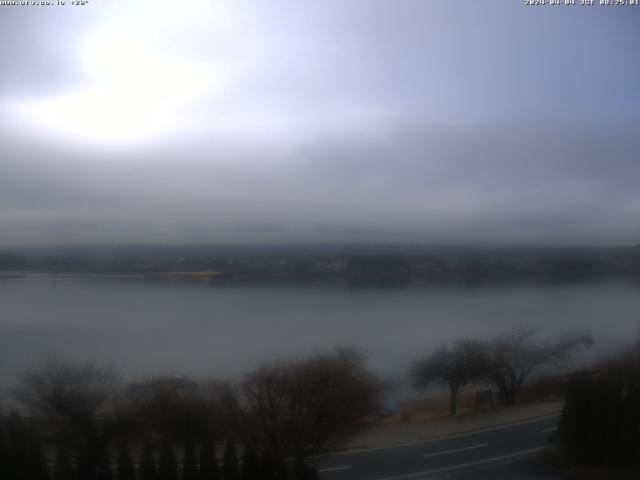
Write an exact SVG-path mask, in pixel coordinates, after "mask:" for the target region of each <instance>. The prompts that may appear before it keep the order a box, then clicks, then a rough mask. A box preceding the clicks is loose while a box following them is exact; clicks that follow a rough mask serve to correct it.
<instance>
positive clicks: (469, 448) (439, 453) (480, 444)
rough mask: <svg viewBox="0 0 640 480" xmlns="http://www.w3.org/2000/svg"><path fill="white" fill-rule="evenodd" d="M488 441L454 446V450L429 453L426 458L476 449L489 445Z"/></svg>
mask: <svg viewBox="0 0 640 480" xmlns="http://www.w3.org/2000/svg"><path fill="white" fill-rule="evenodd" d="M488 446H489V444H488V443H479V444H478V445H471V446H470V447H462V448H454V449H453V450H445V451H443V452H436V453H427V454H425V455H424V458H430V457H437V456H438V455H448V454H450V453H457V452H464V451H465V450H474V449H476V448H482V447H488Z"/></svg>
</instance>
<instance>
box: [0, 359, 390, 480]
mask: <svg viewBox="0 0 640 480" xmlns="http://www.w3.org/2000/svg"><path fill="white" fill-rule="evenodd" d="M378 388H379V382H378V381H377V380H376V379H375V378H374V377H373V375H371V374H370V373H369V372H368V371H367V370H366V369H365V367H364V357H363V356H362V355H360V354H358V353H357V352H355V351H353V350H337V351H336V352H335V353H333V354H322V355H321V354H318V355H314V356H313V357H310V358H307V359H303V360H290V361H283V362H279V363H273V364H268V365H263V366H261V367H260V368H258V369H256V370H255V371H254V372H252V373H251V374H249V375H247V376H246V377H245V378H244V379H243V380H242V381H241V382H238V383H235V384H232V383H221V382H215V381H209V382H194V381H191V380H189V379H187V378H183V377H171V376H165V377H156V378H151V379H146V380H143V381H141V382H135V383H131V384H128V385H122V384H121V382H120V381H119V379H118V377H117V376H116V375H115V374H114V372H113V370H111V369H107V368H101V367H97V366H94V365H92V364H85V365H72V364H64V363H59V362H49V363H47V364H46V365H43V366H42V367H41V368H39V369H37V370H34V371H30V372H27V373H26V374H24V375H23V376H22V377H21V384H20V387H19V388H18V389H17V390H16V391H15V398H16V400H18V401H19V403H20V405H21V406H22V407H23V408H24V410H25V411H26V412H28V413H29V414H30V420H29V421H28V422H25V421H24V420H22V418H21V417H20V416H19V415H18V414H15V413H14V414H11V415H10V416H9V417H4V418H2V422H1V424H0V427H1V428H0V478H11V479H15V480H20V479H25V480H27V479H29V480H44V479H47V478H51V476H52V477H53V478H54V479H55V480H72V479H73V480H89V479H91V480H94V479H99V480H107V479H111V478H117V479H118V480H125V479H126V480H131V479H135V478H139V479H140V480H156V479H157V480H169V479H171V480H173V479H176V480H177V479H178V478H182V479H183V480H195V479H196V478H198V479H202V480H204V479H207V480H212V479H219V478H222V479H223V480H235V479H240V478H242V479H245V480H250V479H267V480H268V479H289V478H296V479H298V478H299V479H306V478H315V477H316V476H317V473H316V472H315V471H314V470H313V469H311V468H310V467H308V466H307V465H305V461H304V459H305V457H306V456H308V455H310V454H314V453H317V452H320V451H323V450H325V449H327V448H331V447H333V446H336V445H339V444H340V442H341V441H343V440H344V439H346V438H348V436H349V435H350V434H352V433H353V432H354V430H355V429H356V428H358V426H359V425H360V424H361V423H362V422H363V421H365V420H366V419H367V418H369V417H370V416H371V415H372V414H373V413H374V411H375V406H376V401H377V394H378ZM43 440H44V441H43ZM223 444H224V448H222V445H223ZM47 451H49V452H55V460H53V459H52V457H53V454H52V453H50V454H49V456H48V457H49V458H47V455H46V453H45V452H47ZM238 452H240V455H239V454H238ZM239 456H241V457H242V461H239V460H238V457H239ZM221 460H222V461H221ZM47 463H53V464H54V465H55V466H54V468H53V471H52V472H50V471H49V469H48V468H47ZM219 463H220V464H221V467H220V468H219ZM113 464H115V465H116V468H115V469H113V468H112V466H113ZM135 464H137V467H136V466H135ZM51 474H52V475H51Z"/></svg>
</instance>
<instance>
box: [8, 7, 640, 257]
mask: <svg viewBox="0 0 640 480" xmlns="http://www.w3.org/2000/svg"><path fill="white" fill-rule="evenodd" d="M67 3H68V4H69V3H70V2H67ZM523 3H524V2H523V1H514V0H503V1H489V0H483V1H479V0H467V1H456V2H445V1H427V0H416V1H412V0H403V1H391V0H387V1H379V0H309V1H294V0H288V1H284V0H270V1H268V2H267V1H258V0H256V1H244V0H240V1H239V0H233V1H231V0H229V1H222V0H190V1H189V2H178V1H175V0H173V1H168V0H136V1H129V2H125V1H120V2H114V1H106V0H91V1H90V2H89V4H88V5H87V6H84V7H72V6H70V5H67V6H65V7H53V6H52V7H19V6H14V7H10V6H2V7H0V39H1V45H2V48H0V65H1V67H0V68H1V70H0V73H1V75H0V155H1V156H0V225H1V228H0V245H5V246H8V245H42V244H76V243H84V242H88V243H129V242H133V243H207V242H213V243H231V242H240V243H274V242H287V243H291V242H325V241H327V242H329V241H331V242H333V241H338V242H340V241H375V242H411V243H420V242H424V243H437V244H442V243H446V242H455V243H465V244H469V243H482V244H572V243H576V244H635V243H640V188H639V187H638V185H639V184H640V155H639V154H640V48H639V47H640V7H600V6H594V7H581V6H574V7H564V6H563V7H551V6H545V7H536V8H533V7H525V6H524V5H523ZM577 3H579V2H577Z"/></svg>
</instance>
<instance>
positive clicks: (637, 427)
mask: <svg viewBox="0 0 640 480" xmlns="http://www.w3.org/2000/svg"><path fill="white" fill-rule="evenodd" d="M559 439H560V441H561V442H562V443H563V444H564V445H565V446H566V447H567V452H568V455H569V458H570V459H571V460H573V461H574V462H578V463H585V464H593V465H614V466H640V357H639V356H638V354H637V353H636V354H632V355H629V356H626V357H624V358H621V359H619V360H616V361H613V362H609V363H608V364H606V365H604V366H603V367H602V368H601V369H599V371H597V372H596V373H590V372H586V371H582V372H578V373H576V374H574V375H573V376H572V377H571V378H570V379H569V382H568V385H567V394H566V399H565V406H564V410H563V412H562V418H561V420H560V426H559Z"/></svg>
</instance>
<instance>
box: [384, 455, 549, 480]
mask: <svg viewBox="0 0 640 480" xmlns="http://www.w3.org/2000/svg"><path fill="white" fill-rule="evenodd" d="M543 448H544V447H538V448H530V449H528V450H520V451H519V452H514V453H509V454H507V455H500V456H499V457H492V458H485V459H484V460H476V461H475V462H467V463H459V464H458V465H452V466H451V467H443V468H436V469H433V470H424V471H422V472H414V473H407V474H405V475H398V476H397V477H385V478H381V479H378V480H403V479H405V478H415V477H423V476H426V475H433V474H434V473H444V472H450V471H452V470H459V469H461V468H467V467H473V466H475V465H482V464H484V463H491V462H498V461H500V460H507V459H509V458H514V457H520V456H523V455H529V454H532V453H536V452H539V451H540V450H542V449H543Z"/></svg>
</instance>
